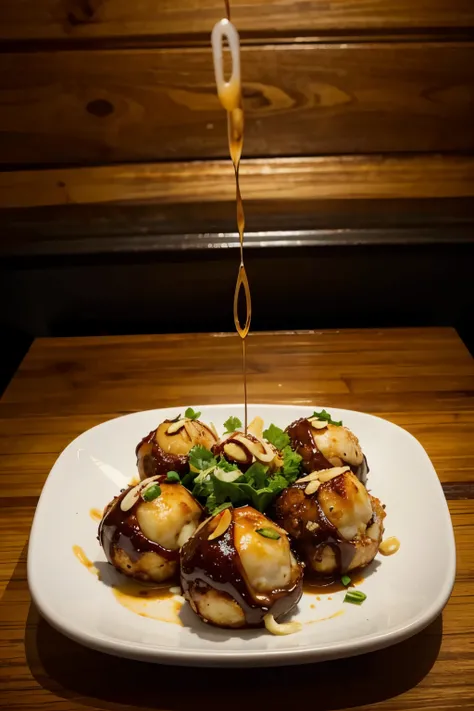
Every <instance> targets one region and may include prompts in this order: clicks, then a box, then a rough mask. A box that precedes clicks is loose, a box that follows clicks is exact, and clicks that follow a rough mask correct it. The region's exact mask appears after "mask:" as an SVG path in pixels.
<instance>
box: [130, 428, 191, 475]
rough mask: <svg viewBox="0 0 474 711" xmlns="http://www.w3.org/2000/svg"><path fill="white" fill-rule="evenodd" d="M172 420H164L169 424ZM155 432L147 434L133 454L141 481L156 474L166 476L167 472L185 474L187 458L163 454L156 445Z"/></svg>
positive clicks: (187, 468)
mask: <svg viewBox="0 0 474 711" xmlns="http://www.w3.org/2000/svg"><path fill="white" fill-rule="evenodd" d="M172 421H173V420H165V422H169V423H170V424H171V422H172ZM155 435H156V430H152V431H151V432H150V433H149V434H147V435H146V436H145V437H143V439H142V440H141V442H139V443H138V444H137V447H136V449H135V454H136V456H137V466H138V469H139V471H140V477H141V478H142V479H145V478H148V477H150V476H155V475H157V474H167V473H168V472H169V471H175V472H178V474H185V473H186V472H187V471H188V470H189V465H188V458H187V457H186V456H184V455H179V454H171V453H168V452H165V451H164V450H163V449H162V447H160V445H159V444H158V443H157V441H156V438H155Z"/></svg>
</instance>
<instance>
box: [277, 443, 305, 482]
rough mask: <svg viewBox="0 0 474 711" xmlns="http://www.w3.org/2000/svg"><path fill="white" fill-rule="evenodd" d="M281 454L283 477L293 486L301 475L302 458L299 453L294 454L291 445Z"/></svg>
mask: <svg viewBox="0 0 474 711" xmlns="http://www.w3.org/2000/svg"><path fill="white" fill-rule="evenodd" d="M281 453H282V454H283V467H282V473H283V476H284V477H285V479H287V480H288V483H289V484H293V482H294V481H296V479H297V478H298V476H299V474H300V470H301V460H302V457H301V455H300V454H298V453H297V452H294V451H293V450H292V449H291V447H290V446H289V445H288V446H287V447H283V449H282V451H281Z"/></svg>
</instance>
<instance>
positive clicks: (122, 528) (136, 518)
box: [99, 477, 203, 583]
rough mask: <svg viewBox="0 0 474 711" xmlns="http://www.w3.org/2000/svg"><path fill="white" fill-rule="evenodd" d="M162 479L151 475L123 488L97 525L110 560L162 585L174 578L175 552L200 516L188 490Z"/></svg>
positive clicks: (125, 570) (129, 572)
mask: <svg viewBox="0 0 474 711" xmlns="http://www.w3.org/2000/svg"><path fill="white" fill-rule="evenodd" d="M164 478H165V477H151V478H149V479H145V480H144V481H142V482H140V484H138V485H137V486H134V487H129V488H128V489H126V490H125V491H123V492H122V493H121V494H120V495H119V496H117V497H115V499H114V500H113V501H112V502H111V503H110V504H109V506H108V507H107V508H106V510H105V512H104V516H103V518H102V521H101V522H100V525H99V541H100V543H101V545H102V547H103V549H104V552H105V555H106V557H107V560H108V561H109V563H111V564H112V565H113V566H114V567H115V568H117V570H119V571H120V572H121V573H124V574H125V575H128V576H130V577H132V578H137V579H138V580H146V581H154V582H157V583H161V582H164V581H165V580H168V579H170V578H173V577H174V576H176V574H177V573H178V570H179V550H180V548H181V546H183V545H184V543H186V541H187V540H188V538H190V536H191V535H192V534H193V533H194V531H195V530H196V528H197V527H198V525H199V522H200V521H201V519H202V517H203V509H202V507H201V505H200V504H199V503H198V502H197V501H196V499H194V497H193V496H191V494H190V493H189V491H188V490H187V489H185V488H184V486H181V484H178V483H172V484H171V483H166V482H165V481H164ZM157 492H159V493H157ZM147 499H148V500H147Z"/></svg>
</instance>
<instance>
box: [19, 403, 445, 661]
mask: <svg viewBox="0 0 474 711" xmlns="http://www.w3.org/2000/svg"><path fill="white" fill-rule="evenodd" d="M248 404H249V406H251V407H252V408H256V409H259V410H260V409H265V410H267V409H273V408H279V409H293V410H294V409H300V408H301V409H305V408H308V409H311V408H313V407H315V408H317V407H323V406H321V405H319V404H316V405H306V404H305V405H299V404H296V405H295V404H291V403H285V404H279V403H253V402H249V403H248ZM184 407H185V406H180V405H176V406H175V405H171V406H168V407H161V408H150V409H148V410H137V411H134V412H130V413H126V414H123V415H118V416H116V417H111V418H110V419H108V420H104V421H103V422H100V423H98V424H97V425H94V426H93V427H90V428H89V429H87V430H84V432H81V433H80V434H79V435H78V436H77V437H75V438H74V439H73V440H72V441H71V442H69V443H68V444H67V445H66V447H65V448H64V449H63V450H62V451H61V452H60V454H59V455H58V457H57V458H56V460H55V462H54V464H53V466H52V467H51V469H50V471H49V474H48V476H47V478H46V481H45V483H44V485H43V488H42V490H41V494H40V497H39V500H38V503H37V506H36V510H35V514H34V518H33V523H32V526H31V531H30V537H29V545H28V556H27V580H28V587H29V591H30V595H31V598H32V600H33V603H34V604H35V606H36V607H37V608H38V611H39V612H40V613H41V615H42V616H43V617H44V618H45V619H46V620H47V622H48V623H49V624H50V625H51V626H52V627H53V628H55V629H56V630H58V631H59V632H60V633H62V634H64V635H65V636H66V637H68V638H69V639H72V640H73V641H75V642H78V643H79V644H82V645H84V646H86V647H89V648H91V649H94V650H97V651H100V652H104V653H106V654H111V655H113V656H119V657H125V658H129V659H135V660H139V661H148V662H154V663H159V664H168V665H175V666H176V665H178V666H201V667H205V666H208V667H246V666H247V667H251V666H253V667H257V666H282V665H293V664H305V663H311V662H313V663H314V662H320V661H325V660H330V659H337V658H343V657H351V656H356V655H359V654H365V653H367V652H372V651H376V650H378V649H382V648H384V647H388V646H392V645H394V644H397V643H400V642H402V641H403V640H405V639H408V638H409V637H411V636H413V635H415V634H417V633H418V632H421V631H422V630H423V629H425V628H426V627H427V626H428V625H429V624H430V623H431V622H432V621H433V620H435V619H436V617H437V616H438V615H439V614H440V613H441V612H442V610H443V609H444V607H445V605H446V603H447V602H448V600H449V597H450V595H451V592H452V589H453V586H454V582H455V576H456V545H455V538H454V530H453V524H452V520H451V515H450V512H449V507H448V504H447V501H446V498H445V495H444V491H443V488H442V485H441V482H440V480H439V477H438V474H437V472H436V470H435V468H434V466H433V464H432V462H431V459H430V457H429V455H428V453H427V452H426V450H425V448H424V447H423V445H422V444H421V443H420V442H419V441H418V440H417V439H416V437H414V436H413V435H412V434H411V433H410V432H408V431H407V430H405V429H404V428H403V427H400V425H397V424H395V423H394V422H391V421H390V420H388V419H386V418H383V417H379V416H378V415H372V414H369V413H367V412H362V411H359V410H349V409H347V408H339V407H334V406H330V409H332V410H337V412H338V413H348V414H349V413H350V414H353V413H354V414H357V415H358V416H363V417H364V418H368V419H373V418H375V419H378V420H382V421H383V422H384V424H386V425H388V426H390V427H394V428H396V429H397V430H400V431H401V433H403V434H402V436H405V437H409V438H410V439H411V440H413V441H414V442H415V445H416V446H417V447H418V448H420V449H421V450H422V452H423V454H424V456H425V457H426V460H427V463H428V464H429V466H430V469H431V470H432V474H433V476H434V479H435V481H436V482H437V484H438V491H439V494H440V496H441V498H442V500H443V503H444V506H443V507H442V508H443V515H444V519H445V521H444V524H445V526H444V527H445V528H446V531H447V532H448V531H449V534H450V535H449V541H448V543H449V546H448V548H449V550H448V556H449V560H448V566H447V568H446V575H445V576H444V577H443V584H442V585H441V586H440V588H439V590H438V592H437V595H436V598H435V599H434V601H433V602H432V603H431V605H430V606H429V607H428V608H427V609H426V610H424V611H423V614H421V615H419V616H418V617H417V618H415V619H413V620H411V621H410V622H407V623H406V624H401V625H399V626H398V627H396V628H395V629H393V630H391V631H381V632H378V633H370V634H368V635H366V636H365V637H364V636H363V637H362V638H361V637H359V638H358V639H357V641H351V640H347V641H340V642H337V643H335V644H334V645H331V646H330V647H321V648H319V649H318V648H317V647H315V646H305V647H299V648H298V647H297V648H295V649H265V650H249V651H235V650H234V651H227V650H217V649H216V650H214V649H212V650H206V649H199V648H196V649H193V650H190V649H179V648H177V649H166V648H164V647H155V646H153V645H147V644H144V643H136V642H127V641H123V640H120V639H117V640H111V639H106V638H103V637H101V636H97V635H94V634H91V633H89V632H87V631H85V630H83V629H81V628H80V627H79V626H77V625H76V624H75V623H74V622H73V621H71V620H65V619H64V618H63V617H62V616H60V615H58V614H57V613H56V612H55V611H54V609H53V608H52V607H51V605H50V604H49V602H48V601H47V600H45V599H44V597H43V595H42V593H41V592H40V589H39V588H40V586H38V585H37V583H36V580H35V573H34V562H35V560H36V557H35V546H36V538H37V537H35V530H36V528H37V526H39V523H38V522H39V521H40V517H41V515H42V513H41V512H42V507H43V506H44V502H45V501H46V497H47V490H48V489H49V487H50V486H51V481H52V478H51V474H52V473H53V471H54V470H55V468H56V467H57V466H58V463H59V462H60V459H61V457H62V456H63V455H64V454H65V452H66V451H67V450H68V449H70V448H73V447H74V445H75V443H76V442H77V440H79V439H80V438H81V437H82V436H83V435H84V434H86V433H89V432H92V431H93V430H95V429H97V428H100V427H102V426H103V425H104V424H108V423H111V422H114V421H116V420H121V419H124V418H129V417H131V416H132V417H133V416H134V415H141V414H146V413H152V412H163V411H169V410H174V409H176V410H183V408H184ZM194 407H195V408H197V409H199V408H213V409H231V408H243V407H244V405H243V403H217V404H207V405H195V406H194ZM325 407H326V409H327V408H328V407H329V406H327V405H326V406H325Z"/></svg>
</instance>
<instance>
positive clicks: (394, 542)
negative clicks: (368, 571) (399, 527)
mask: <svg viewBox="0 0 474 711" xmlns="http://www.w3.org/2000/svg"><path fill="white" fill-rule="evenodd" d="M399 548H400V541H399V540H398V538H396V537H395V536H391V537H390V538H387V539H385V541H382V543H381V544H380V547H379V551H380V553H381V554H382V555H393V554H394V553H396V552H397V551H398V549H399Z"/></svg>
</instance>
